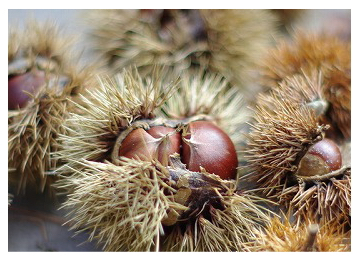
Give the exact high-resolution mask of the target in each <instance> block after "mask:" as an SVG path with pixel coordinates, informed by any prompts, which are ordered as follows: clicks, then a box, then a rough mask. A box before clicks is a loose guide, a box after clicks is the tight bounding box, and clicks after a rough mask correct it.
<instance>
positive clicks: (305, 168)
mask: <svg viewBox="0 0 360 260" xmlns="http://www.w3.org/2000/svg"><path fill="white" fill-rule="evenodd" d="M341 166H342V157H341V151H340V149H339V147H338V146H337V145H336V143H334V142H333V141H332V140H330V139H328V138H324V139H323V140H321V141H319V142H317V143H315V144H313V145H312V146H310V148H309V150H308V151H307V152H306V154H305V155H304V157H303V158H301V160H300V163H299V167H298V171H297V175H299V176H315V175H319V176H321V175H324V174H327V173H330V172H332V171H335V170H338V169H340V168H341Z"/></svg>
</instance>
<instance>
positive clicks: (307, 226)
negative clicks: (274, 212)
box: [254, 211, 351, 252]
mask: <svg viewBox="0 0 360 260" xmlns="http://www.w3.org/2000/svg"><path fill="white" fill-rule="evenodd" d="M289 212H290V211H289ZM290 216H291V214H289V213H288V214H286V215H284V216H282V217H278V216H275V217H273V218H272V219H271V221H270V224H269V225H268V226H267V227H266V228H265V229H264V230H258V231H257V232H255V233H256V237H257V239H256V240H255V241H256V246H257V249H256V251H270V252H347V251H350V250H351V246H350V240H351V234H350V233H351V232H350V231H349V230H347V228H346V227H345V226H344V225H342V224H339V223H338V221H337V220H336V219H333V220H331V221H328V222H319V221H318V220H316V218H314V217H313V216H311V215H309V214H308V215H307V217H306V218H305V219H304V220H303V221H294V220H291V217H290ZM256 246H254V247H256Z"/></svg>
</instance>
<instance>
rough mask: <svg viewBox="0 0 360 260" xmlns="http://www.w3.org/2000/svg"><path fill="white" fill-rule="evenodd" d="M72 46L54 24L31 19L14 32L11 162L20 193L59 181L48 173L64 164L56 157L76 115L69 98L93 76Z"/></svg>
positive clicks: (12, 176)
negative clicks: (66, 120)
mask: <svg viewBox="0 0 360 260" xmlns="http://www.w3.org/2000/svg"><path fill="white" fill-rule="evenodd" d="M11 35H13V36H11ZM14 35H16V36H14ZM69 42H70V40H69V39H68V38H67V37H64V36H63V35H61V33H60V31H59V29H58V27H57V26H56V25H55V24H51V23H46V24H40V23H38V22H36V21H29V23H28V26H27V27H26V28H25V29H24V30H23V31H20V30H18V29H16V28H12V29H11V33H10V36H9V56H8V57H9V67H8V74H9V84H8V92H9V93H8V105H9V107H8V109H9V110H8V150H9V154H8V159H9V168H13V169H15V170H14V171H11V172H10V171H9V181H10V183H12V184H15V187H16V191H15V192H16V193H19V192H21V193H23V192H25V190H26V186H30V187H34V188H35V189H36V190H40V191H43V190H44V189H45V187H48V185H47V184H49V183H51V180H52V179H53V178H52V177H47V176H46V173H47V172H48V171H50V170H51V169H54V168H55V167H56V166H57V164H58V161H56V160H53V159H51V158H50V153H51V152H54V151H56V150H57V149H58V146H57V141H56V138H57V135H58V134H60V133H64V132H65V129H64V127H63V121H64V118H65V117H66V115H67V114H68V113H69V112H70V111H71V104H69V102H68V101H67V99H68V98H71V99H75V98H77V94H78V92H81V89H82V88H83V87H84V85H85V80H86V78H87V75H89V73H90V72H89V71H90V70H87V69H83V68H80V67H79V66H77V64H78V63H77V62H78V60H73V59H71V58H70V57H71V56H69V55H71V54H70V53H71V51H70V49H69V48H70V46H69ZM74 57H76V56H74Z"/></svg>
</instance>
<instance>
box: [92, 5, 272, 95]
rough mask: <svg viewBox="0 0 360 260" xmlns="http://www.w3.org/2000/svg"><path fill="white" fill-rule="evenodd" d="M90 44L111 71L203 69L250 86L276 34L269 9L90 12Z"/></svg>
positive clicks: (141, 71) (233, 82) (143, 72)
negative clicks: (202, 67)
mask: <svg viewBox="0 0 360 260" xmlns="http://www.w3.org/2000/svg"><path fill="white" fill-rule="evenodd" d="M86 17H87V19H88V21H89V24H91V26H92V30H91V34H90V36H91V37H90V42H91V43H92V45H93V48H94V51H95V52H97V53H99V55H100V56H101V60H102V61H103V62H102V63H103V64H104V66H105V67H107V68H108V69H110V70H112V71H114V72H115V73H117V72H119V71H121V70H122V69H123V68H127V67H129V66H130V65H133V64H134V65H136V66H137V68H138V69H139V72H140V74H141V75H146V74H148V73H149V71H151V70H152V67H153V65H154V64H160V65H162V66H169V67H171V68H174V69H175V72H174V73H179V71H182V70H187V69H189V68H192V67H198V66H199V65H200V66H205V67H207V69H208V70H210V71H211V72H214V73H220V74H221V75H223V76H225V77H226V78H227V80H228V81H230V82H231V83H232V84H233V85H236V86H239V87H242V88H243V89H245V88H248V87H249V85H248V83H251V79H253V77H254V75H253V74H256V73H255V72H254V71H252V70H254V69H255V67H256V66H257V65H258V64H259V61H260V60H261V58H262V54H264V52H265V50H266V47H268V46H269V45H270V44H271V43H272V41H273V35H274V34H275V33H276V16H275V15H274V14H273V13H271V12H270V11H269V10H259V9H258V10H249V9H247V10H234V9H232V10H226V9H225V10H196V9H192V10H169V9H165V10H156V9H151V10H148V9H142V10H92V11H88V12H87V13H86Z"/></svg>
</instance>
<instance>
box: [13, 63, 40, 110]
mask: <svg viewBox="0 0 360 260" xmlns="http://www.w3.org/2000/svg"><path fill="white" fill-rule="evenodd" d="M44 83H45V72H43V71H39V70H32V71H29V72H26V73H24V74H21V75H15V76H9V81H8V109H9V110H15V109H19V108H23V107H24V106H26V104H27V103H28V102H29V100H30V99H31V97H30V96H29V94H27V93H25V92H29V93H31V94H36V92H37V91H38V89H39V87H40V86H42V85H43V84H44Z"/></svg>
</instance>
